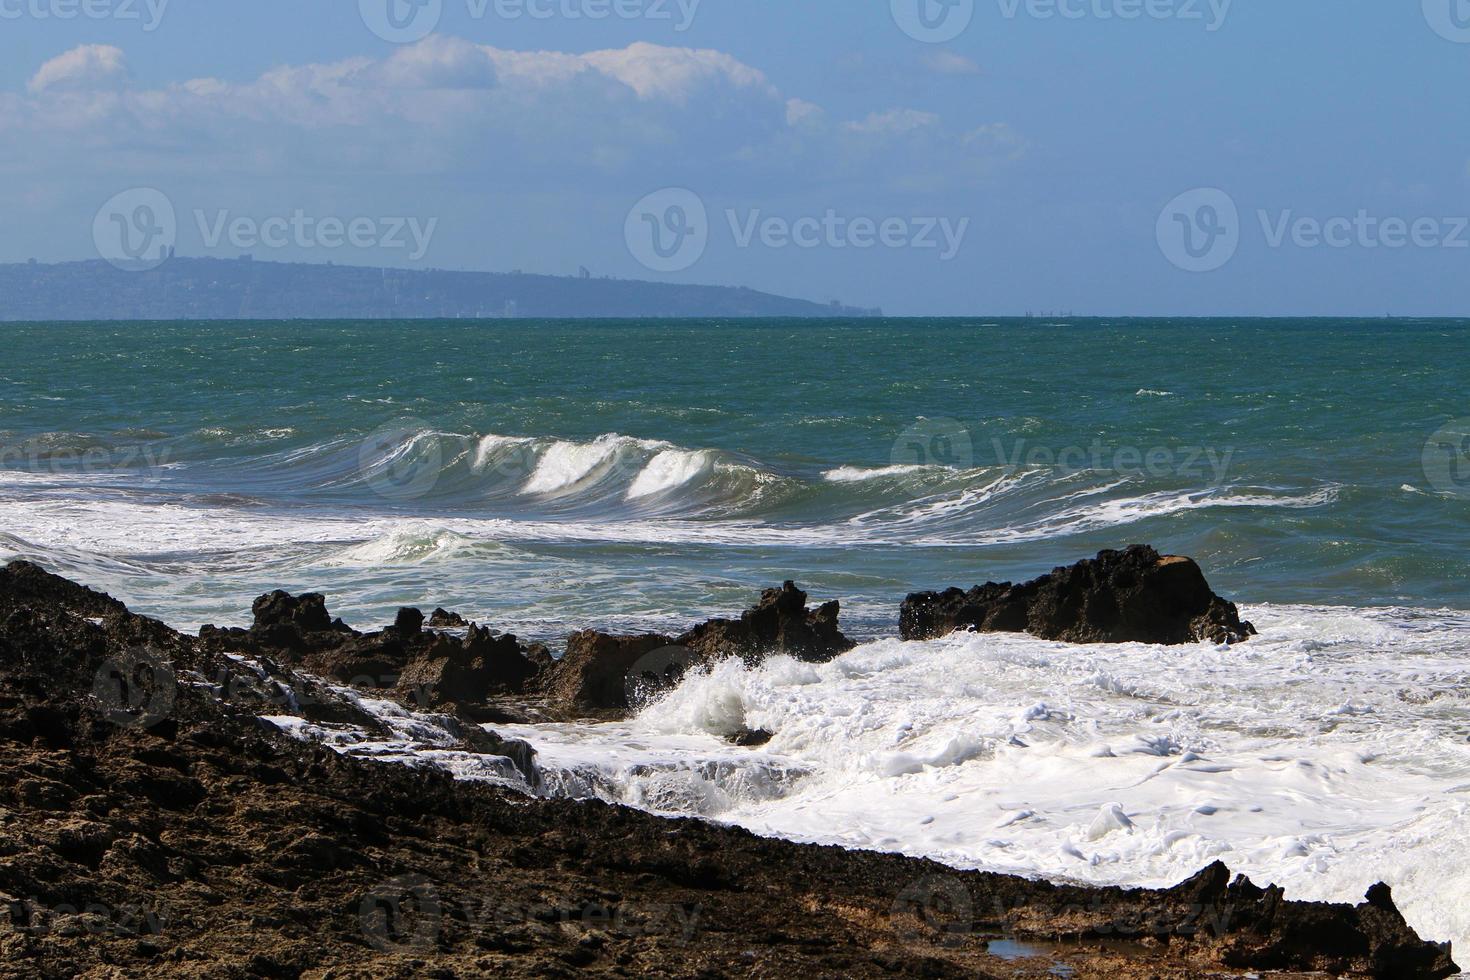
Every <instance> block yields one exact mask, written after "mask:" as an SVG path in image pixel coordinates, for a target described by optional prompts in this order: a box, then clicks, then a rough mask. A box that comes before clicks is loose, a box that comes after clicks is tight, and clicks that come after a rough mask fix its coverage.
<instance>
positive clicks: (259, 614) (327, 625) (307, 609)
mask: <svg viewBox="0 0 1470 980" xmlns="http://www.w3.org/2000/svg"><path fill="white" fill-rule="evenodd" d="M250 611H251V612H252V613H254V615H255V623H254V625H253V626H252V629H256V630H266V629H269V628H270V627H272V626H279V625H283V624H284V625H289V626H294V627H296V628H297V629H298V630H300V631H301V632H303V633H319V632H326V631H327V630H330V629H331V628H332V617H331V616H330V615H329V614H328V613H327V597H326V596H324V595H321V594H320V593H317V592H308V593H306V594H304V595H300V596H293V595H291V594H290V593H289V592H282V591H281V590H279V589H277V590H276V591H275V592H271V593H268V594H266V595H263V596H261V597H260V598H258V599H256V600H255V602H254V603H253V604H252V605H251V607H250Z"/></svg>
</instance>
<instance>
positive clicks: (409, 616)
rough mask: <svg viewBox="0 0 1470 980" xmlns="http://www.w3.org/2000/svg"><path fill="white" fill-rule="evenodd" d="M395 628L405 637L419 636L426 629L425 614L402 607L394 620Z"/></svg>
mask: <svg viewBox="0 0 1470 980" xmlns="http://www.w3.org/2000/svg"><path fill="white" fill-rule="evenodd" d="M393 628H394V629H396V630H397V631H398V635H399V636H401V637H404V638H408V637H413V636H418V635H419V634H420V633H422V632H423V631H424V614H423V613H421V612H419V611H418V610H417V609H410V608H408V607H405V608H403V609H400V610H398V617H397V618H396V619H394V620H393Z"/></svg>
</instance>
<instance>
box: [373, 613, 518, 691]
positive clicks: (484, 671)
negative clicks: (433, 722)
mask: <svg viewBox="0 0 1470 980" xmlns="http://www.w3.org/2000/svg"><path fill="white" fill-rule="evenodd" d="M539 672H540V668H539V667H538V666H537V665H536V664H535V663H533V662H532V661H531V660H529V659H527V658H526V656H525V655H524V654H523V653H522V652H521V646H520V643H519V642H518V641H517V640H516V638H515V637H514V636H511V635H509V634H507V635H503V636H494V635H492V634H491V632H490V631H489V630H487V629H484V628H482V627H479V626H471V627H470V630H469V633H468V634H467V635H466V636H464V637H463V638H460V637H456V636H450V635H448V634H444V633H436V634H433V638H432V639H431V640H430V642H429V645H428V647H427V648H426V649H424V650H422V651H421V652H419V653H418V654H417V655H416V656H415V657H414V658H413V659H412V661H411V662H410V663H409V664H408V665H407V666H406V667H405V668H404V669H403V672H402V675H401V676H400V677H399V679H398V683H397V688H398V692H399V694H400V695H401V696H403V697H405V698H408V699H410V700H412V701H413V702H414V703H415V704H418V705H420V706H423V707H429V706H432V705H439V704H477V703H481V702H483V701H485V700H486V699H487V698H489V697H490V696H491V695H492V694H518V693H520V692H522V691H524V690H525V688H526V685H527V684H528V683H529V682H530V681H531V679H532V678H534V677H535V676H536V675H537V674H538V673H539Z"/></svg>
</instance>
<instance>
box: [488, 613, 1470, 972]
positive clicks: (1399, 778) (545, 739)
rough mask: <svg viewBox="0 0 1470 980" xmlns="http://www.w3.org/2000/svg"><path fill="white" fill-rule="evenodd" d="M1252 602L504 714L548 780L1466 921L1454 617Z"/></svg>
mask: <svg viewBox="0 0 1470 980" xmlns="http://www.w3.org/2000/svg"><path fill="white" fill-rule="evenodd" d="M1249 612H1250V613H1251V614H1252V615H1253V616H1254V617H1255V618H1256V620H1257V622H1258V624H1259V625H1261V626H1262V627H1263V635H1262V636H1261V637H1258V638H1257V639H1255V640H1252V641H1251V642H1250V643H1248V644H1244V645H1241V646H1236V647H1231V648H1226V647H1215V646H1210V645H1200V646H1190V647H1181V648H1171V649H1169V650H1167V651H1163V650H1160V649H1157V648H1150V647H1144V646H1141V645H1118V646H1102V647H1073V646H1067V645H1062V644H1055V643H1047V642H1043V641H1040V640H1035V639H1032V638H1029V637H1012V636H983V637H982V636H956V637H951V638H948V639H946V640H941V641H936V642H931V643H916V644H904V643H899V642H897V641H883V642H878V643H872V644H868V645H865V646H863V647H861V648H859V649H858V650H856V651H853V652H852V653H850V654H848V655H846V656H844V657H842V658H839V659H838V660H837V661H835V662H833V663H831V664H825V665H819V666H814V665H807V664H799V663H796V662H794V661H792V660H789V659H784V658H783V659H776V660H772V661H770V662H768V663H767V664H765V665H763V666H762V667H760V668H758V669H754V670H752V669H749V668H747V667H745V666H744V665H742V664H739V663H737V662H729V663H725V664H721V665H718V666H716V667H715V668H714V669H712V670H710V671H708V672H705V673H701V674H698V675H695V676H692V677H690V678H687V679H686V681H685V683H684V684H683V685H681V687H680V688H679V689H678V690H677V691H675V692H673V693H672V694H671V695H670V696H669V697H667V698H666V699H665V700H663V701H661V702H660V703H658V704H656V705H654V706H652V707H650V708H649V709H647V710H646V711H644V712H643V714H642V715H640V716H639V717H638V718H637V719H635V720H633V721H631V722H628V723H625V724H622V725H611V726H555V727H552V728H544V727H543V728H536V727H529V728H522V729H517V728H512V729H510V730H509V731H505V730H504V729H502V731H503V733H505V734H513V735H515V736H516V737H522V738H526V739H528V740H530V741H532V742H533V743H535V744H536V745H537V747H538V750H539V751H540V761H541V764H542V765H543V766H544V767H546V768H548V769H550V770H551V771H553V772H556V771H564V772H566V773H568V774H569V775H567V776H566V777H565V779H564V780H563V782H562V784H561V785H562V787H563V790H564V791H565V790H568V789H570V790H572V791H574V792H575V793H581V794H583V795H596V796H602V797H604V798H607V799H615V800H619V801H622V802H633V803H635V804H636V803H637V801H638V800H639V799H640V797H641V794H644V793H652V794H654V795H656V796H657V798H658V800H659V801H660V802H659V805H658V806H657V807H654V806H650V807H649V808H651V809H659V810H661V811H667V810H670V809H672V810H674V811H678V809H679V807H678V806H677V805H673V804H672V803H671V801H678V800H680V799H687V800H689V801H692V802H691V803H690V804H689V809H688V811H687V812H689V813H692V814H699V815H704V816H708V817H714V818H717V819H719V820H722V821H728V822H731V823H736V824H740V825H742V826H745V827H748V828H750V829H752V830H754V831H756V832H759V833H763V834H769V835H774V836H782V837H788V838H792V839H796V840H805V841H817V842H823V843H833V844H840V845H843V846H848V847H861V848H870V849H879V850H892V851H899V852H903V853H908V854H915V855H924V856H928V857H932V858H936V859H938V860H941V861H944V862H947V863H949V864H952V865H954V866H957V867H979V868H988V869H994V870H1000V871H1009V872H1019V873H1027V874H1041V875H1044V876H1048V877H1051V878H1054V879H1058V880H1080V881H1088V882H1096V883H1117V884H1130V885H1151V886H1159V885H1168V884H1174V883H1177V882H1178V881H1180V880H1182V879H1183V878H1185V877H1187V876H1188V875H1190V874H1192V873H1193V872H1195V871H1198V870H1199V869H1200V868H1201V867H1202V866H1204V865H1205V864H1207V863H1209V862H1211V861H1213V860H1216V859H1219V860H1223V861H1224V862H1225V863H1226V864H1228V865H1229V866H1230V867H1231V868H1232V869H1233V870H1234V871H1237V872H1242V873H1245V874H1248V875H1251V876H1252V877H1253V878H1255V879H1257V880H1258V881H1260V882H1274V883H1279V884H1281V885H1283V886H1284V887H1285V888H1286V889H1287V893H1288V896H1289V897H1291V898H1297V899H1308V900H1331V901H1351V902H1357V901H1361V899H1362V896H1363V893H1364V892H1365V891H1366V889H1367V888H1368V886H1369V885H1371V884H1373V883H1374V882H1376V881H1378V880H1385V881H1388V882H1389V883H1390V884H1391V885H1392V886H1393V887H1394V893H1395V897H1396V898H1397V899H1398V901H1399V903H1400V906H1401V907H1402V908H1403V910H1404V912H1405V914H1406V916H1407V917H1408V918H1409V921H1410V923H1411V924H1412V925H1413V926H1414V927H1415V928H1417V929H1418V930H1419V931H1420V932H1421V933H1422V934H1423V935H1425V936H1426V937H1430V938H1434V939H1437V940H1444V939H1452V940H1455V941H1457V942H1458V943H1460V944H1462V947H1463V944H1465V943H1470V901H1465V900H1464V896H1466V895H1470V743H1467V741H1466V733H1467V729H1466V723H1465V718H1466V712H1467V710H1470V684H1467V682H1466V680H1465V670H1464V664H1463V658H1462V656H1461V655H1460V653H1459V650H1460V649H1461V647H1462V646H1463V643H1464V639H1465V637H1466V636H1467V634H1470V622H1466V621H1465V617H1464V616H1463V614H1459V615H1458V616H1456V615H1455V614H1435V613H1431V612H1426V611H1410V610H1352V609H1333V608H1316V607H1281V608H1256V609H1252V610H1249ZM745 727H751V728H764V729H766V730H768V731H770V732H772V733H774V735H775V737H774V739H773V740H772V742H771V743H770V744H769V745H768V746H766V747H764V748H762V749H760V750H757V751H752V752H748V753H747V754H746V756H745V758H746V759H747V760H748V766H747V767H745V768H742V767H740V766H734V767H731V766H730V765H729V764H728V763H729V760H730V753H731V750H730V747H729V746H728V745H727V744H726V743H724V742H723V741H722V740H721V739H720V738H719V736H721V735H725V734H729V733H731V732H733V731H736V730H739V729H741V728H745ZM651 773H657V779H656V780H653V779H652V777H651V776H650V775H649V774H651ZM773 773H780V774H783V776H782V777H781V778H774V777H773V776H772V774H773ZM803 774H804V775H803ZM651 781H652V782H656V786H655V785H649V784H650V782H651ZM639 805H643V804H639ZM1451 896H1460V898H1459V899H1454V900H1451Z"/></svg>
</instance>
